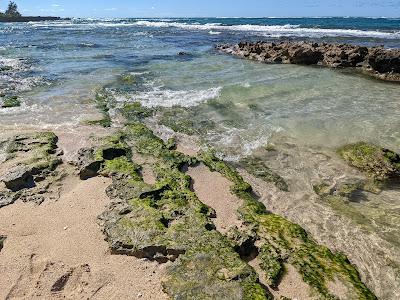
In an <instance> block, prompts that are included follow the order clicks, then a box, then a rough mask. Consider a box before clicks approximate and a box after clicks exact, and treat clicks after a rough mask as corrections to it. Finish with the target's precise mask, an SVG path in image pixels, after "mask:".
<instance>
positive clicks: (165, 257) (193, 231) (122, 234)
mask: <svg viewBox="0 0 400 300" xmlns="http://www.w3.org/2000/svg"><path fill="white" fill-rule="evenodd" d="M110 139H111V140H114V141H115V140H116V139H113V138H109V139H107V140H106V142H105V146H101V147H99V149H97V150H94V153H97V155H96V154H95V155H94V157H95V158H96V159H97V161H101V166H100V168H99V172H106V173H107V174H109V175H111V177H112V178H113V184H112V185H111V186H110V187H109V189H108V194H109V196H110V197H111V198H112V199H114V202H113V203H112V204H111V205H110V207H109V208H108V210H107V211H106V212H104V213H103V214H102V215H101V216H100V220H101V222H102V224H103V226H104V233H105V234H106V238H107V240H108V241H109V243H110V247H111V249H112V251H113V252H114V253H119V254H127V255H133V256H136V257H140V258H147V259H150V260H156V261H158V262H160V263H163V262H167V261H171V262H173V264H172V265H171V266H170V267H169V268H168V270H167V273H166V277H165V278H164V281H163V287H164V290H165V292H166V293H167V294H168V295H169V296H170V297H171V298H173V299H270V295H269V294H268V292H267V291H266V290H265V289H264V288H263V287H262V286H261V285H260V284H259V283H258V276H257V274H256V272H255V271H254V270H253V269H252V268H251V267H250V266H249V265H248V264H247V263H245V262H244V261H242V260H241V258H240V256H239V254H238V253H236V252H235V250H234V247H233V245H232V243H231V241H230V240H229V239H227V238H226V237H224V236H223V235H222V234H221V233H219V232H218V231H217V230H216V229H215V226H214V224H213V223H212V220H211V217H212V216H213V215H214V214H215V213H214V211H213V210H212V209H211V208H209V207H207V206H205V205H204V204H203V203H201V202H200V201H199V199H198V198H197V196H196V194H195V193H194V192H192V191H191V189H190V177H189V176H187V175H186V174H185V173H184V172H183V171H182V167H184V166H185V165H187V164H194V163H196V159H194V158H191V157H187V156H185V155H183V154H181V153H178V152H176V151H174V150H170V149H169V148H168V147H167V146H166V144H165V143H164V142H163V141H162V140H161V139H159V138H158V137H156V136H155V135H154V134H153V132H152V131H151V130H149V129H148V128H147V127H145V126H144V125H142V124H140V123H135V124H131V125H128V126H126V127H125V128H124V129H123V131H122V132H121V133H120V134H119V135H118V140H119V144H118V146H117V147H115V146H113V145H112V143H111V144H110V142H109V141H110ZM107 145H108V146H107ZM121 146H122V148H123V147H126V148H129V149H130V152H128V151H125V152H122V151H116V150H117V149H121ZM105 150H107V152H108V153H114V154H115V153H118V155H113V156H108V157H106V156H105V155H104V153H105ZM135 160H137V161H141V164H142V165H147V166H150V167H151V169H152V171H153V173H154V176H155V178H156V183H155V184H147V183H145V182H144V180H143V178H142V176H141V171H140V169H141V167H138V164H137V163H135V162H134V161H135Z"/></svg>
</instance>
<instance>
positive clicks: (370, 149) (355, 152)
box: [337, 142, 400, 182]
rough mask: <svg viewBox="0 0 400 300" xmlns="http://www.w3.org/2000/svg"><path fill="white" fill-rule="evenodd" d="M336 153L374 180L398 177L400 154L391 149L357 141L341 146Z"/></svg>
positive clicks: (399, 172) (399, 174) (399, 175)
mask: <svg viewBox="0 0 400 300" xmlns="http://www.w3.org/2000/svg"><path fill="white" fill-rule="evenodd" d="M337 153H338V154H339V156H340V157H342V158H343V159H344V160H345V161H346V162H347V163H349V164H350V165H351V166H353V167H355V168H357V169H359V170H361V171H363V172H365V173H366V174H367V175H368V176H369V177H371V178H373V179H374V180H377V181H381V182H385V181H387V180H390V179H394V178H397V179H398V178H399V177H400V155H399V154H397V153H395V152H393V151H391V150H388V149H385V148H381V147H378V146H376V145H373V144H368V143H365V142H359V143H356V144H350V145H346V146H343V147H342V148H339V149H338V150H337Z"/></svg>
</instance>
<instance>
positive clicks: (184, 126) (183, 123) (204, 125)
mask: <svg viewBox="0 0 400 300" xmlns="http://www.w3.org/2000/svg"><path fill="white" fill-rule="evenodd" d="M198 113H199V112H198V111H196V108H184V107H173V108H168V109H167V108H165V109H163V110H162V111H161V112H160V113H159V114H160V118H159V123H160V124H161V125H164V126H167V127H169V128H171V129H172V130H173V131H175V132H180V133H184V134H187V135H194V134H198V133H204V132H207V131H209V130H212V129H214V128H215V126H216V125H215V123H214V121H212V120H210V119H203V120H199V119H198V118H196V115H198Z"/></svg>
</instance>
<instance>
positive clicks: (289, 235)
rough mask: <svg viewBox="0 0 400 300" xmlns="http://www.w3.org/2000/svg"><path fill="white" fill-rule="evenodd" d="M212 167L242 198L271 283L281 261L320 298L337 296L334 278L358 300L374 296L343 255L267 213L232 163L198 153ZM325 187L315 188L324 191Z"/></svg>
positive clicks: (276, 279)
mask: <svg viewBox="0 0 400 300" xmlns="http://www.w3.org/2000/svg"><path fill="white" fill-rule="evenodd" d="M199 158H200V160H201V161H202V162H203V163H205V164H206V165H207V166H208V167H209V168H210V169H211V170H213V171H218V172H220V173H221V174H222V175H224V176H225V177H226V178H227V179H229V180H231V181H232V182H233V187H232V192H233V193H234V194H235V195H237V196H238V197H239V198H241V199H242V200H243V206H242V207H241V208H240V209H239V215H240V216H241V218H242V220H243V221H244V222H245V224H246V225H251V226H252V228H253V230H254V233H255V235H256V237H257V239H258V241H259V244H260V246H259V253H260V254H259V258H260V261H261V263H260V265H261V268H262V269H263V270H264V271H265V274H266V277H267V280H268V281H269V283H270V284H271V285H272V286H274V285H276V284H277V283H278V282H279V281H280V279H281V277H282V275H283V274H284V272H283V270H284V263H285V262H286V263H290V264H292V265H293V266H294V267H295V268H296V269H297V270H298V271H299V272H300V274H301V276H302V278H303V281H304V282H306V283H307V284H309V285H310V287H312V288H313V290H314V291H315V292H316V293H318V295H319V297H320V298H321V299H336V296H335V295H333V294H331V291H330V290H329V288H328V283H329V282H331V281H332V280H334V278H340V280H341V281H342V282H344V283H345V284H346V286H348V287H349V289H350V292H351V293H352V294H353V295H355V298H357V299H376V297H375V296H374V294H373V293H372V292H371V291H370V290H369V289H368V288H367V287H366V286H365V285H364V284H363V283H362V281H361V279H360V275H359V273H358V271H357V270H356V268H355V267H354V266H353V265H351V263H350V262H349V261H348V259H347V258H346V256H344V255H343V254H341V253H333V252H331V251H330V250H329V249H328V248H326V247H324V246H321V245H318V244H317V243H315V242H314V241H313V240H312V239H311V238H310V237H309V236H308V234H307V233H306V231H305V230H304V229H303V228H301V227H300V226H299V225H296V224H293V223H291V222H290V221H288V220H286V219H285V218H283V217H280V216H277V215H274V214H271V213H268V212H267V210H266V208H265V206H264V205H263V204H261V203H259V202H258V201H257V200H256V199H255V198H254V196H253V194H252V189H251V186H250V185H249V184H248V183H246V182H245V181H244V180H243V178H242V177H241V176H240V174H239V173H238V172H237V171H236V170H234V169H233V168H232V167H231V166H229V165H227V164H226V163H224V162H223V161H221V160H219V159H218V158H217V157H216V156H215V154H214V153H213V152H212V151H207V152H203V153H201V154H200V155H199ZM324 188H326V186H320V187H317V189H318V190H323V189H324Z"/></svg>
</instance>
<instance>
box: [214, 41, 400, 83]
mask: <svg viewBox="0 0 400 300" xmlns="http://www.w3.org/2000/svg"><path fill="white" fill-rule="evenodd" d="M217 49H218V50H220V51H222V52H224V53H228V54H231V55H235V56H238V57H243V58H248V59H252V60H257V61H261V62H265V63H284V64H299V65H320V66H325V67H330V68H358V69H361V70H363V71H366V72H368V73H370V74H371V75H373V76H375V77H377V78H379V79H384V80H389V81H400V50H394V49H384V48H382V47H371V48H367V47H362V46H356V45H349V44H327V43H310V42H280V43H269V42H255V43H248V42H241V43H239V44H237V45H219V46H217Z"/></svg>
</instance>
